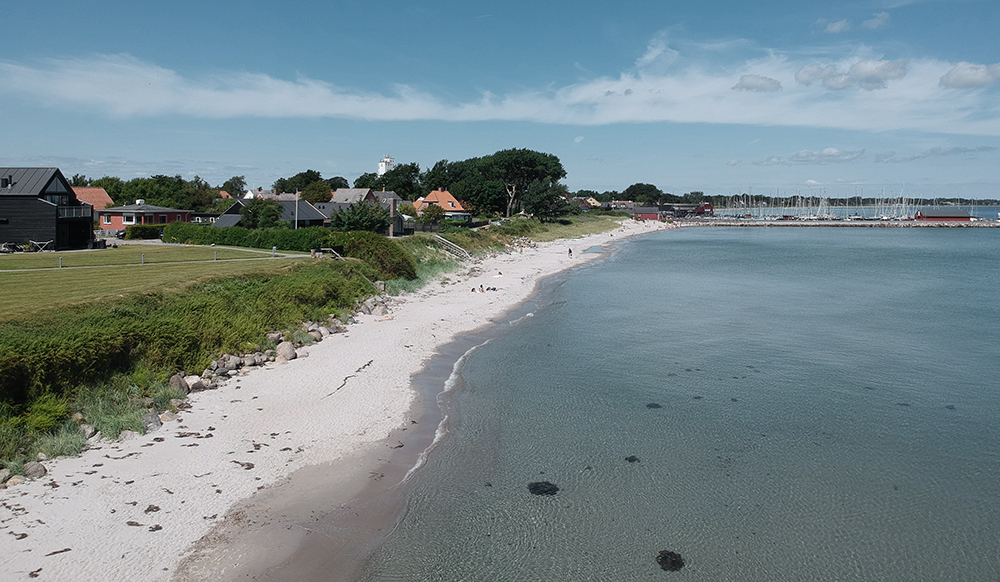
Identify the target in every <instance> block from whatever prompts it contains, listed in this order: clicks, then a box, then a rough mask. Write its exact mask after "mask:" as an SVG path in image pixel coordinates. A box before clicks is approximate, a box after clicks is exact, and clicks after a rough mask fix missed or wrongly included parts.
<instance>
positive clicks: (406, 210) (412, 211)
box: [396, 202, 417, 216]
mask: <svg viewBox="0 0 1000 582" xmlns="http://www.w3.org/2000/svg"><path fill="white" fill-rule="evenodd" d="M396 212H398V213H400V214H405V215H407V216H416V215H417V209H416V208H414V207H413V205H412V204H410V203H409V202H404V203H402V204H400V205H399V207H398V208H396Z"/></svg>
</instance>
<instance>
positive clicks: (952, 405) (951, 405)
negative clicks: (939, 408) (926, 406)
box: [944, 404, 955, 410]
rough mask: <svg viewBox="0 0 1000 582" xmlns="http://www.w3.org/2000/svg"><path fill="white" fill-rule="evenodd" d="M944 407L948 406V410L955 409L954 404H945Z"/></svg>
mask: <svg viewBox="0 0 1000 582" xmlns="http://www.w3.org/2000/svg"><path fill="white" fill-rule="evenodd" d="M944 407H945V408H947V409H948V410H955V405H954V404H945V405H944Z"/></svg>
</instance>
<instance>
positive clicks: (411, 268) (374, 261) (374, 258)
mask: <svg viewBox="0 0 1000 582" xmlns="http://www.w3.org/2000/svg"><path fill="white" fill-rule="evenodd" d="M323 246H330V247H334V248H338V249H343V253H341V254H343V255H345V256H348V257H353V258H356V259H361V260H362V261H364V262H366V263H368V264H369V265H371V266H372V267H374V268H375V269H376V270H377V271H378V273H379V278H380V279H383V280H389V279H415V278H416V277H417V263H416V261H415V260H414V258H413V256H412V255H410V254H409V253H407V252H406V251H405V250H404V249H403V247H401V246H400V245H399V243H397V242H396V241H394V240H391V239H388V238H385V237H384V236H380V235H377V234H375V233H374V232H367V231H352V232H333V233H330V236H329V239H328V244H326V245H323Z"/></svg>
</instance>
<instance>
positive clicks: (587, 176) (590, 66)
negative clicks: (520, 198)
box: [0, 0, 1000, 198]
mask: <svg viewBox="0 0 1000 582" xmlns="http://www.w3.org/2000/svg"><path fill="white" fill-rule="evenodd" d="M8 4H10V5H8V6H6V7H5V8H4V10H3V11H2V22H3V23H4V28H3V30H4V33H3V36H2V37H0V38H2V43H0V119H2V120H3V128H2V130H0V135H2V136H3V139H0V165H27V166H35V165H46V166H48V165H55V166H58V167H60V168H61V169H62V170H63V172H64V173H65V174H66V175H67V176H71V175H73V174H76V173H81V174H86V175H87V176H91V177H100V176H103V175H113V176H120V177H122V178H126V179H128V178H132V177H136V176H148V175H151V174H161V173H162V174H170V175H173V174H181V175H183V176H184V177H186V178H191V177H193V176H194V175H199V176H201V177H202V178H204V179H206V180H208V181H209V182H210V183H212V184H215V185H218V184H221V183H222V182H223V181H225V180H226V179H228V178H229V177H230V176H233V175H245V176H246V178H247V181H248V182H249V183H250V184H251V185H260V186H264V187H268V186H270V184H271V183H272V182H273V181H274V180H275V179H277V178H279V177H282V176H285V177H288V176H291V175H293V174H295V173H298V172H300V171H303V170H306V169H314V170H318V171H320V172H322V173H323V175H324V176H325V177H332V176H337V175H340V176H344V177H346V178H348V179H350V180H353V179H354V178H356V177H357V176H358V175H360V174H362V173H364V172H374V171H375V169H376V167H377V163H378V160H379V159H380V158H381V157H382V156H383V155H385V154H390V155H392V156H393V157H394V158H395V159H396V161H397V162H400V163H406V162H417V163H418V164H420V165H421V167H423V168H426V167H429V166H431V165H433V164H434V163H435V162H437V161H438V160H441V159H449V160H462V159H466V158H469V157H473V156H481V155H486V154H490V153H493V152H494V151H497V150H499V149H505V148H512V147H525V148H531V149H536V150H539V151H544V152H548V153H552V154H555V155H557V156H559V158H560V159H561V160H562V162H563V165H564V166H565V167H566V171H567V173H568V176H567V179H566V183H567V185H568V186H569V187H570V188H571V189H572V190H577V189H582V188H587V189H594V190H598V191H603V190H622V189H624V188H626V187H627V186H629V185H630V184H633V183H635V182H647V183H652V184H655V185H657V186H658V187H660V188H661V189H662V190H664V191H666V192H673V193H677V194H683V193H684V192H688V191H692V190H701V191H704V192H706V193H709V194H727V193H737V192H746V191H748V190H749V189H752V190H753V191H754V192H755V193H758V192H759V193H767V192H769V193H772V194H774V193H777V194H780V195H791V194H795V193H801V194H808V193H812V194H818V193H822V192H826V193H827V194H828V195H830V196H845V195H854V194H855V193H860V192H863V193H865V194H866V195H869V196H874V195H876V194H877V193H878V192H880V191H881V190H882V189H885V190H886V192H887V193H888V192H893V193H898V192H899V191H900V190H901V189H902V188H903V187H904V185H905V191H906V192H907V193H908V194H911V195H914V196H917V195H919V196H924V197H950V196H966V197H972V198H1000V40H998V35H997V29H996V23H997V22H1000V2H995V1H993V0H938V1H930V0H928V1H919V0H857V1H854V2H841V3H818V2H817V3H804V2H801V1H784V0H771V1H767V0H763V1H757V2H752V3H748V2H711V1H702V2H663V1H660V2H648V1H629V0H624V1H619V2H614V3H611V2H593V1H590V0H581V1H577V2H547V3H538V2H537V1H534V2H528V1H521V0H512V1H507V2H503V3H497V2H480V1H475V0H472V1H469V0H465V1H461V2H457V1H454V2H453V1H448V2H437V3H434V4H428V5H421V4H419V3H413V2H396V1H394V0H388V1H383V2H378V3H373V2H346V1H342V2H329V3H323V2H299V1H295V0H290V1H287V2H284V3H276V2H273V1H272V2H259V1H257V0H245V1H242V2H209V3H207V5H206V3H204V2H194V1H187V0H163V1H161V2H158V3H155V4H154V3H145V2H116V1H100V0H97V1H91V2H77V1H73V2H71V1H44V0H39V1H38V2H19V3H8Z"/></svg>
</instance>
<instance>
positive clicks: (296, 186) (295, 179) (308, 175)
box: [271, 170, 323, 193]
mask: <svg viewBox="0 0 1000 582" xmlns="http://www.w3.org/2000/svg"><path fill="white" fill-rule="evenodd" d="M322 180H323V176H322V175H321V174H320V173H319V172H317V171H316V170H306V171H305V172H299V173H298V174H295V175H294V176H292V177H291V178H278V179H277V180H275V181H274V184H272V185H271V187H272V188H274V190H275V191H276V192H279V193H280V192H301V191H303V190H305V189H306V186H308V185H309V184H312V183H313V182H319V181H322Z"/></svg>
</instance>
